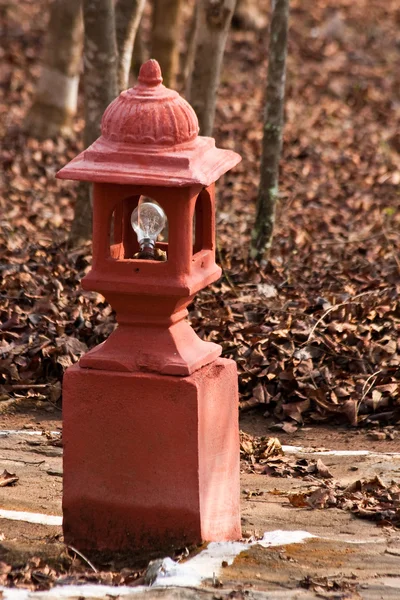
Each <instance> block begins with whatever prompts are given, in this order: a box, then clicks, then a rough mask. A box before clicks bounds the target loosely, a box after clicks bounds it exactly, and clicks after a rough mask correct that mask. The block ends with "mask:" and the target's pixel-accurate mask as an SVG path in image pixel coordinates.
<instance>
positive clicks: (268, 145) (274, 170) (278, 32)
mask: <svg viewBox="0 0 400 600" xmlns="http://www.w3.org/2000/svg"><path fill="white" fill-rule="evenodd" d="M288 27H289V0H273V8H272V20H271V33H270V41H269V63H268V76H267V98H266V105H265V120H264V138H263V148H262V157H261V173H260V187H259V190H258V199H257V212H256V220H255V224H254V229H253V231H252V236H251V237H252V239H251V250H250V257H251V258H252V259H255V260H257V261H258V262H259V263H260V264H262V265H263V264H265V263H266V262H267V260H268V255H269V251H270V248H271V244H272V236H273V229H274V224H275V210H276V202H277V198H278V176H279V160H280V156H281V150H282V131H283V113H284V104H285V79H286V55H287V38H288Z"/></svg>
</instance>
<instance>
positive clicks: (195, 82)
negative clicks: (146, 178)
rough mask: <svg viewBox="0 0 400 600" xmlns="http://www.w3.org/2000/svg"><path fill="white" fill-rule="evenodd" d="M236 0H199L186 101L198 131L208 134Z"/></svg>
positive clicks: (211, 126)
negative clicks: (194, 114)
mask: <svg viewBox="0 0 400 600" xmlns="http://www.w3.org/2000/svg"><path fill="white" fill-rule="evenodd" d="M235 4H236V0H199V6H198V10H197V26H196V34H195V35H196V43H197V47H196V56H195V60H194V66H193V71H192V74H191V77H190V82H189V84H188V89H189V90H190V92H189V102H190V103H191V104H192V106H193V108H194V110H195V111H196V114H197V117H198V119H199V125H200V133H201V135H211V134H212V130H213V125H214V116H215V106H216V101H217V89H218V85H219V80H220V73H221V67H222V60H223V57H224V50H225V44H226V40H227V37H228V33H229V28H230V24H231V20H232V15H233V11H234V9H235Z"/></svg>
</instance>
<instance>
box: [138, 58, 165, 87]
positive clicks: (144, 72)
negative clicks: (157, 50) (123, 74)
mask: <svg viewBox="0 0 400 600" xmlns="http://www.w3.org/2000/svg"><path fill="white" fill-rule="evenodd" d="M138 80H139V81H140V83H143V84H144V85H148V86H156V85H160V83H162V80H163V78H162V75H161V69H160V65H159V64H158V62H157V61H156V60H154V58H151V59H150V60H148V61H146V62H145V63H143V64H142V66H141V67H140V71H139V77H138Z"/></svg>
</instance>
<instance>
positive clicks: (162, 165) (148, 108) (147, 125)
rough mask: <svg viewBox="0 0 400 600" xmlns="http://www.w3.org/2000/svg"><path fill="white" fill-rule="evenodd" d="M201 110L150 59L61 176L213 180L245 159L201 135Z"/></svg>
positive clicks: (166, 182) (138, 181)
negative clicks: (166, 83) (165, 80)
mask: <svg viewBox="0 0 400 600" xmlns="http://www.w3.org/2000/svg"><path fill="white" fill-rule="evenodd" d="M198 133H199V124H198V120H197V116H196V113H195V112H194V110H193V108H192V107H191V106H190V104H189V103H188V102H186V100H185V99H184V98H182V97H181V96H180V95H179V94H178V93H177V92H175V91H173V90H170V89H168V88H166V87H165V86H164V85H162V75H161V69H160V65H159V64H158V62H157V61H156V60H153V59H152V60H148V61H147V62H145V63H144V64H143V65H142V66H141V68H140V72H139V77H138V83H137V85H135V87H133V88H130V89H128V90H126V91H124V92H122V93H121V94H120V95H119V96H118V97H117V98H116V99H115V100H114V101H113V102H111V104H110V105H109V106H108V107H107V108H106V110H105V112H104V115H103V118H102V121H101V136H100V137H99V138H98V139H97V140H96V141H95V142H94V143H93V144H92V145H91V146H89V148H87V149H86V150H84V151H83V152H81V154H79V155H78V156H77V157H76V158H74V159H73V160H72V161H71V162H70V163H68V164H67V165H66V166H65V167H63V168H62V169H61V170H60V171H59V172H58V173H57V177H59V178H61V179H78V180H81V181H97V182H109V183H120V184H131V185H157V186H187V185H193V184H201V185H204V186H207V185H210V184H211V183H213V182H214V181H216V180H217V179H218V178H219V177H220V176H221V175H222V174H223V173H226V171H228V170H229V169H231V168H232V167H234V166H235V165H236V164H237V163H238V162H240V160H241V157H240V156H239V154H236V152H232V151H231V150H222V149H220V148H216V146H215V141H214V138H211V137H204V136H199V135H198Z"/></svg>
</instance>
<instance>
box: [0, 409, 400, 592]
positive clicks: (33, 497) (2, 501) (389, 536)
mask: <svg viewBox="0 0 400 600" xmlns="http://www.w3.org/2000/svg"><path fill="white" fill-rule="evenodd" d="M57 417H58V413H57V415H56V414H54V413H48V412H46V411H34V410H31V411H30V412H28V413H16V414H5V415H2V416H1V418H0V429H1V430H0V470H3V469H7V470H8V471H9V472H13V473H16V474H17V475H18V476H19V481H18V483H17V484H16V485H15V486H7V487H2V488H1V487H0V508H1V509H6V510H13V511H16V510H19V511H28V512H33V513H41V514H49V515H61V494H62V449H61V448H60V447H57V446H53V445H48V440H47V438H46V436H45V435H40V434H39V433H38V434H34V433H33V432H40V431H41V430H46V431H52V432H59V431H60V430H61V427H62V422H61V419H59V418H57ZM241 429H242V430H243V431H245V432H246V433H248V434H251V435H257V436H265V435H266V436H268V435H274V436H275V435H277V434H276V433H274V432H273V433H271V432H270V431H268V429H267V427H266V422H265V419H264V418H263V417H262V415H260V414H259V413H258V414H257V412H253V413H247V414H246V415H244V416H243V418H242V420H241ZM6 430H20V431H21V433H18V434H17V433H10V434H7V431H6ZM396 433H397V432H396V431H393V434H394V437H395V439H393V440H385V441H383V440H382V441H376V440H372V439H370V437H369V436H370V435H371V432H368V431H365V430H363V431H358V430H351V429H349V428H337V429H334V428H333V427H332V426H330V427H326V426H315V427H307V428H304V429H302V430H299V431H297V432H295V433H294V434H290V435H287V434H285V435H279V438H280V440H281V442H282V443H284V444H285V445H292V446H303V447H304V450H298V451H297V452H296V453H295V455H294V456H295V457H296V458H305V459H306V460H311V459H312V458H313V457H314V458H315V456H316V455H315V451H316V450H321V449H326V450H332V449H339V450H349V449H350V450H369V451H370V452H371V454H369V455H365V456H352V455H350V456H337V455H328V456H326V455H324V456H322V459H323V462H324V464H325V465H326V466H327V467H328V469H329V470H330V472H331V473H332V475H333V477H334V479H335V480H338V481H340V482H341V483H342V484H346V485H348V484H350V483H351V482H353V481H354V480H355V479H362V478H364V479H370V478H372V477H375V476H376V475H378V476H379V477H380V478H381V479H382V481H383V482H389V481H391V480H396V479H397V481H398V480H399V478H400V443H399V440H398V438H397V437H396ZM53 437H57V436H56V435H55V434H53ZM396 452H397V453H399V455H397V456H396V455H391V454H389V453H396ZM312 485H313V482H312V481H311V482H310V481H309V480H308V478H307V477H303V478H294V477H284V478H282V477H271V476H267V475H262V474H255V473H249V472H246V468H243V473H242V492H241V493H242V528H243V535H244V538H246V539H248V538H250V539H253V537H257V536H260V535H262V534H263V532H264V531H274V530H288V531H292V530H305V531H308V532H309V533H311V534H313V535H314V536H317V537H315V538H312V539H310V540H307V541H306V542H304V543H303V544H292V545H289V546H282V547H278V548H262V547H261V546H253V547H251V548H249V550H248V551H247V552H245V553H242V554H240V555H239V556H238V557H237V558H236V559H235V561H234V563H233V565H231V566H229V567H225V568H223V569H222V571H221V573H220V574H219V576H218V581H219V583H218V585H219V586H222V587H219V588H218V594H220V595H217V596H216V595H215V592H216V590H215V588H212V587H211V588H209V587H207V585H205V586H203V587H202V588H201V590H198V594H199V595H197V596H196V595H195V596H191V593H192V591H190V590H186V591H185V590H174V591H173V592H170V593H169V594H168V595H165V593H164V592H162V591H161V590H158V591H156V590H153V591H152V594H153V595H154V597H168V598H175V597H176V598H191V597H201V596H202V595H203V594H204V595H205V597H210V598H224V597H228V595H229V593H233V592H235V593H236V592H237V591H238V589H240V590H241V593H242V592H243V593H244V591H245V592H246V596H230V597H249V598H258V597H260V598H261V597H262V598H280V597H282V598H299V599H301V598H318V597H319V598H321V597H325V598H329V597H334V598H366V599H371V600H373V599H375V598H385V599H386V598H398V597H399V593H400V592H399V585H400V583H399V581H400V579H399V578H398V577H397V575H398V573H399V568H400V531H399V530H398V529H395V528H393V527H378V526H377V524H376V523H375V522H371V521H369V520H364V519H358V518H356V517H354V516H353V515H351V514H350V513H349V512H346V511H344V510H339V509H337V508H329V509H323V510H318V509H312V508H294V507H293V506H292V505H291V504H290V502H289V501H288V496H289V494H293V493H304V492H306V491H307V490H309V489H310V488H311V487H312ZM0 533H1V534H2V538H3V539H2V541H1V543H0V561H4V562H6V563H10V562H13V563H23V562H24V561H27V560H29V559H30V558H32V556H36V557H41V558H42V559H43V560H45V561H46V562H48V563H49V564H58V563H60V561H61V562H62V560H64V557H65V547H64V546H63V544H62V537H61V535H62V531H61V527H59V526H49V525H39V524H31V523H26V522H24V521H14V520H9V519H5V518H2V519H0ZM141 566H143V565H141ZM210 577H211V574H210ZM260 594H261V595H260ZM271 594H272V595H271ZM281 594H283V595H281ZM321 594H322V595H321ZM324 594H325V595H324ZM332 594H336V595H332ZM351 594H353V595H351ZM139 596H140V594H139ZM135 597H138V595H137V594H136V595H135ZM149 597H150V596H149V595H147V596H146V598H149Z"/></svg>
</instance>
